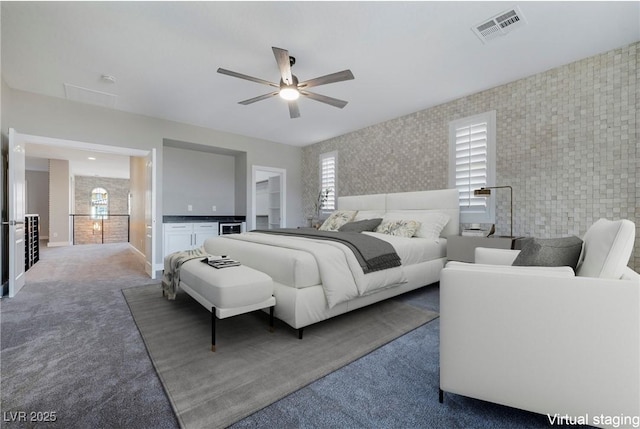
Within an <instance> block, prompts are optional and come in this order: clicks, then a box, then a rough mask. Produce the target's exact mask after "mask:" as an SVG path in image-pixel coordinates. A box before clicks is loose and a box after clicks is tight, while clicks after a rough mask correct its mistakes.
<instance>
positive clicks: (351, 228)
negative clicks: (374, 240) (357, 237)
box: [338, 217, 382, 232]
mask: <svg viewBox="0 0 640 429" xmlns="http://www.w3.org/2000/svg"><path fill="white" fill-rule="evenodd" d="M380 222H382V218H381V217H379V218H376V219H364V220H358V221H353V222H347V223H345V224H344V225H342V226H341V227H340V228H338V231H340V232H363V231H374V230H375V229H376V228H377V227H378V225H380Z"/></svg>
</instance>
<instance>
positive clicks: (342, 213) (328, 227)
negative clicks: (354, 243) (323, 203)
mask: <svg viewBox="0 0 640 429" xmlns="http://www.w3.org/2000/svg"><path fill="white" fill-rule="evenodd" d="M356 213H357V212H356V211H353V210H336V211H335V212H333V213H331V216H329V217H328V218H327V220H325V221H324V223H323V224H322V226H320V228H318V229H319V230H320V231H337V230H338V228H340V227H341V226H342V225H344V224H345V223H347V222H351V220H352V219H353V218H354V216H355V215H356Z"/></svg>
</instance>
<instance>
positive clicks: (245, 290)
mask: <svg viewBox="0 0 640 429" xmlns="http://www.w3.org/2000/svg"><path fill="white" fill-rule="evenodd" d="M180 281H181V282H184V283H186V284H187V285H189V286H190V287H191V288H192V289H193V290H194V291H196V292H197V293H199V294H200V295H202V296H203V297H204V298H206V299H207V300H208V301H210V302H211V303H212V304H213V305H214V306H215V307H218V308H236V307H245V306H249V305H254V304H259V303H261V302H263V301H266V300H268V299H269V298H270V297H271V295H272V294H273V280H272V279H271V277H269V276H268V275H266V274H264V273H262V272H260V271H257V270H254V269H252V268H249V267H246V266H244V265H241V266H238V267H227V268H221V269H216V268H213V267H210V266H209V265H207V264H205V263H202V262H201V260H200V259H192V260H191V261H187V262H185V263H184V264H183V265H182V268H181V271H180Z"/></svg>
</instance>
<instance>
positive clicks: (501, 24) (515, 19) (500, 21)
mask: <svg viewBox="0 0 640 429" xmlns="http://www.w3.org/2000/svg"><path fill="white" fill-rule="evenodd" d="M525 24H526V21H525V19H524V16H523V15H522V12H520V9H518V8H517V7H514V8H513V9H508V10H505V11H504V12H501V13H499V14H498V15H496V16H494V17H493V18H490V19H488V20H486V21H484V22H482V23H480V24H478V25H474V26H473V27H471V30H472V31H473V32H474V33H475V34H476V36H478V37H479V38H480V40H482V43H486V42H488V41H489V40H492V39H495V38H496V37H499V36H504V35H505V34H507V33H510V32H512V31H513V30H515V29H517V28H520V27H522V26H523V25H525Z"/></svg>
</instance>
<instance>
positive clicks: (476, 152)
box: [455, 121, 488, 212]
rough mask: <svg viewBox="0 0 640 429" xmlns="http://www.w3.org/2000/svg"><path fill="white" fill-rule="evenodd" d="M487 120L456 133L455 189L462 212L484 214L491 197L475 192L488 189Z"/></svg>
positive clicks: (470, 124) (460, 127) (461, 127)
mask: <svg viewBox="0 0 640 429" xmlns="http://www.w3.org/2000/svg"><path fill="white" fill-rule="evenodd" d="M487 134H488V124H487V121H481V122H473V123H469V124H468V125H463V126H458V127H457V128H456V130H455V159H456V164H455V169H456V183H455V186H456V188H457V189H458V192H459V201H460V211H461V212H484V211H485V210H486V207H487V198H485V197H474V196H473V191H474V189H479V188H481V187H483V186H487V168H488V165H487V163H488V160H487Z"/></svg>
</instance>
